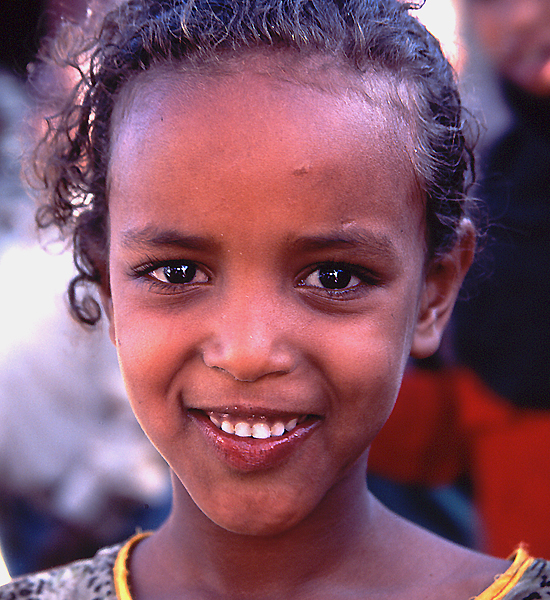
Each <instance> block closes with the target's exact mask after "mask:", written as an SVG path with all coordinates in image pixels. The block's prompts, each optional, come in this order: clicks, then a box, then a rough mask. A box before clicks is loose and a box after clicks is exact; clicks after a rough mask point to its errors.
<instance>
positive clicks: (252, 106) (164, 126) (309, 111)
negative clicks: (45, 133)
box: [109, 58, 423, 222]
mask: <svg viewBox="0 0 550 600" xmlns="http://www.w3.org/2000/svg"><path fill="white" fill-rule="evenodd" d="M296 73H298V70H296V69H293V68H290V69H285V68H282V69H281V68H280V65H276V66H275V67H273V65H272V64H270V63H269V61H267V62H266V61H265V59H263V58H260V59H259V61H257V62H254V61H252V62H251V64H248V63H247V64H242V65H240V66H239V68H231V69H228V70H226V71H221V70H218V72H214V73H212V72H204V71H202V72H200V71H199V72H197V71H191V72H188V71H186V72H182V71H178V70H176V69H168V68H158V69H153V70H152V71H151V72H149V73H147V74H145V75H144V76H142V77H140V78H138V79H137V80H136V81H134V82H133V83H132V84H131V85H130V86H128V88H127V89H126V90H124V92H123V94H122V96H121V98H120V100H119V103H118V106H117V109H116V111H115V114H114V118H113V131H112V139H113V140H114V142H113V148H112V153H111V161H110V170H109V185H110V187H111V188H113V186H114V187H115V188H116V189H117V190H118V191H119V192H121V193H120V194H118V196H119V197H123V196H125V194H124V193H123V192H124V190H125V189H128V187H129V186H133V187H134V188H135V187H136V186H139V187H140V189H141V190H149V191H147V192H146V193H148V194H149V193H154V196H155V200H156V201H159V198H161V197H162V198H163V200H162V201H163V203H164V205H165V207H166V206H167V205H168V204H170V202H172V199H173V197H174V195H179V196H181V193H182V188H181V184H182V182H181V178H185V179H186V181H188V182H189V185H190V186H191V185H195V186H196V187H199V186H200V188H201V189H200V191H198V190H196V191H195V192H193V194H194V195H196V194H198V195H201V194H202V195H204V196H207V195H208V196H209V202H210V201H211V198H212V197H216V196H218V197H219V196H220V192H219V190H220V189H224V185H225V186H226V189H227V194H224V196H231V197H232V210H233V214H235V211H238V210H239V207H241V208H242V210H243V211H244V212H247V214H248V213H249V211H250V208H251V207H250V206H249V205H248V201H247V199H246V198H245V197H244V196H245V194H244V192H243V194H241V196H239V201H238V202H237V201H236V199H237V196H238V194H237V193H236V192H235V193H234V194H232V193H231V190H234V189H235V181H234V179H235V175H236V174H237V175H238V174H242V179H243V181H244V178H246V177H248V178H249V179H250V180H252V179H253V180H254V186H255V189H256V191H257V193H258V196H259V197H261V196H262V193H263V192H266V193H267V192H269V193H267V195H266V194H263V197H267V196H269V197H270V198H271V199H277V198H280V199H284V201H285V203H287V205H288V203H290V204H292V205H293V206H294V209H295V210H296V211H297V213H296V214H297V215H298V213H300V211H301V209H303V212H304V215H305V214H307V211H308V210H310V209H311V207H310V206H308V205H307V204H308V203H307V202H305V201H304V202H303V203H302V206H300V198H302V197H303V195H301V194H300V193H299V189H300V190H301V189H303V188H304V185H306V186H307V187H308V191H310V190H315V189H319V190H323V191H326V190H327V189H328V188H330V189H333V192H334V194H333V196H334V198H335V199H336V198H337V202H336V203H333V205H331V206H329V205H328V204H327V203H324V205H323V206H324V207H325V209H326V210H327V211H332V213H333V216H334V218H335V220H340V221H342V222H344V221H347V220H349V221H353V220H354V218H355V217H354V216H355V215H356V214H357V213H358V211H360V209H361V192H360V190H359V192H358V187H360V186H361V185H365V183H367V182H368V184H369V187H370V188H371V189H374V188H376V187H377V188H379V189H380V190H382V189H384V192H383V193H380V194H379V195H380V196H383V197H384V199H385V200H384V201H385V202H387V198H388V197H394V198H395V199H396V202H398V204H399V207H398V208H399V210H398V211H397V212H399V217H400V218H403V219H405V220H406V219H408V218H409V216H407V215H408V213H410V212H411V211H413V212H414V213H415V214H416V215H417V217H418V215H419V214H421V215H422V216H423V206H422V200H421V196H420V193H419V188H418V185H417V180H416V177H415V171H414V168H413V161H412V158H411V157H412V156H413V153H414V143H413V138H414V132H413V125H412V124H411V121H410V120H407V119H405V118H404V114H405V110H403V111H400V110H398V108H396V106H395V93H394V92H395V88H394V87H393V86H392V82H391V81H390V79H389V78H387V77H385V76H383V75H376V74H370V75H367V76H365V81H364V82H361V81H360V80H359V78H358V77H355V76H352V75H350V74H348V73H343V72H342V71H341V70H340V71H338V70H337V69H334V68H332V67H331V66H330V65H322V66H321V67H319V65H316V66H315V68H310V69H309V70H304V71H302V72H301V74H300V75H299V76H298V77H296ZM363 83H364V85H363ZM145 157H146V158H145ZM136 165H141V167H142V168H136ZM152 173H154V175H152ZM178 178H179V179H180V180H178ZM237 179H238V177H237ZM298 181H299V184H298ZM304 182H306V183H304ZM229 186H231V190H230V189H229ZM262 186H263V187H265V188H266V189H265V190H262ZM274 186H275V187H277V188H278V189H277V190H274ZM160 188H162V191H160ZM171 188H173V192H172V191H170V190H171ZM267 188H269V190H268V189H267ZM153 189H154V192H153V191H152V190H153ZM243 189H244V188H243ZM210 192H211V193H210ZM187 193H189V191H186V194H187ZM168 197H170V202H168ZM367 197H368V203H370V205H372V202H373V200H375V199H374V198H373V194H370V193H366V194H365V198H367ZM310 198H311V195H310ZM226 201H227V197H224V198H221V197H219V209H220V214H221V213H223V212H224V210H225V209H227V202H226ZM368 203H366V204H365V206H367V204H368ZM318 208H319V210H321V209H322V206H321V204H319V207H318ZM388 208H390V207H388ZM391 209H392V210H393V211H394V212H396V211H395V209H396V207H395V206H392V207H391ZM415 220H416V219H415Z"/></svg>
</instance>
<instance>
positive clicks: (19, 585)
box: [0, 545, 121, 600]
mask: <svg viewBox="0 0 550 600" xmlns="http://www.w3.org/2000/svg"><path fill="white" fill-rule="evenodd" d="M120 548H121V545H117V546H112V547H110V548H104V549H103V550H100V551H99V552H98V553H97V554H96V555H95V556H94V557H93V558H90V559H87V560H80V561H77V562H73V563H70V564H69V565H67V566H64V567H58V568H56V569H52V570H50V571H44V572H42V573H36V574H35V575H24V576H23V577H19V578H17V579H14V580H13V581H11V582H10V583H8V584H7V585H4V586H2V587H0V600H115V598H116V593H115V583H114V579H113V567H114V564H115V560H116V557H117V554H118V552H119V550H120Z"/></svg>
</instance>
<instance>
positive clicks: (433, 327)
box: [411, 219, 476, 358]
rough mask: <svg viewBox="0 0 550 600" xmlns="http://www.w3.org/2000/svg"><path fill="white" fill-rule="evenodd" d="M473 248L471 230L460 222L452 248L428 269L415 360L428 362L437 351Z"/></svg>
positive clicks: (413, 352) (466, 221)
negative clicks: (419, 359)
mask: <svg viewBox="0 0 550 600" xmlns="http://www.w3.org/2000/svg"><path fill="white" fill-rule="evenodd" d="M475 247H476V234H475V229H474V226H473V225H472V223H471V221H470V220H469V219H463V221H462V223H461V225H460V228H459V232H458V240H457V242H456V244H455V246H454V248H453V249H452V250H451V251H450V252H448V253H447V254H445V255H444V256H443V257H441V258H439V259H437V260H434V261H433V262H432V263H431V264H430V265H428V267H427V273H426V280H425V282H424V289H423V291H422V296H421V298H420V305H419V312H418V319H417V322H416V327H415V331H414V335H413V342H412V346H411V356H413V357H414V358H427V357H428V356H431V355H432V354H434V352H435V351H436V350H437V349H438V348H439V344H440V342H441V336H442V335H443V331H444V330H445V327H446V325H447V323H448V322H449V319H450V318H451V314H452V312H453V307H454V305H455V301H456V298H457V296H458V292H459V291H460V286H461V285H462V282H463V280H464V277H465V276H466V273H467V272H468V269H469V268H470V265H471V264H472V261H473V258H474V254H475Z"/></svg>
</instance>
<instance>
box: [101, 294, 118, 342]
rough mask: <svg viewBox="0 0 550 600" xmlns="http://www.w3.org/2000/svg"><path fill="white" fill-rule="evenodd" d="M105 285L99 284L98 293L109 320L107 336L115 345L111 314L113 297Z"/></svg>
mask: <svg viewBox="0 0 550 600" xmlns="http://www.w3.org/2000/svg"><path fill="white" fill-rule="evenodd" d="M106 287H107V286H101V289H100V292H99V295H100V298H101V306H102V307H103V311H104V312H105V316H106V317H107V320H108V321H109V337H110V338H111V342H113V344H114V345H115V346H116V345H117V344H116V334H115V320H114V315H113V298H112V296H111V290H110V289H106Z"/></svg>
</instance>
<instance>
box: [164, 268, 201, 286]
mask: <svg viewBox="0 0 550 600" xmlns="http://www.w3.org/2000/svg"><path fill="white" fill-rule="evenodd" d="M196 273H197V269H196V267H195V266H193V265H176V266H167V267H164V276H165V277H166V279H167V280H168V281H169V282H170V283H190V282H191V281H193V278H194V277H195V275H196Z"/></svg>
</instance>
